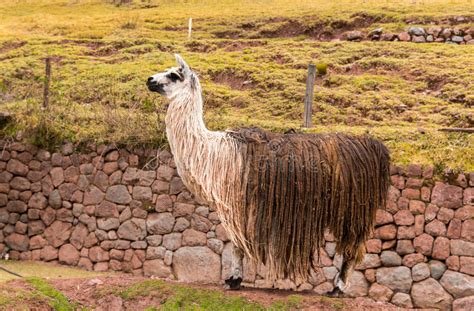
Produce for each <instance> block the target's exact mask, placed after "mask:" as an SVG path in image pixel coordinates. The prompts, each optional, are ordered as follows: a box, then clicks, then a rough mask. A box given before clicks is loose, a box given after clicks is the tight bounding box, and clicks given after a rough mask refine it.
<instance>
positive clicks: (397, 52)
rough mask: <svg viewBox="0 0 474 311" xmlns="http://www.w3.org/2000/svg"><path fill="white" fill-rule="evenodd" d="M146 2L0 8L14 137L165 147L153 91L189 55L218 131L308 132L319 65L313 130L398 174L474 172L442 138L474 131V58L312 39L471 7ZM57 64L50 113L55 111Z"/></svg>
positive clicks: (5, 106)
mask: <svg viewBox="0 0 474 311" xmlns="http://www.w3.org/2000/svg"><path fill="white" fill-rule="evenodd" d="M134 2H135V3H134V4H132V5H127V6H121V7H115V6H113V5H111V4H108V3H106V1H74V2H72V1H35V2H34V3H31V2H28V3H26V2H24V1H15V2H10V1H8V2H7V1H0V34H1V35H2V36H1V37H2V38H1V39H0V73H1V75H0V107H1V108H0V109H1V110H8V111H10V112H13V113H14V115H15V117H14V121H13V122H12V123H11V124H9V125H8V126H7V127H6V128H3V129H1V135H3V136H7V137H8V136H22V137H25V138H26V139H28V140H29V141H31V142H33V143H35V144H38V145H42V146H45V147H48V148H52V147H54V146H55V145H57V144H59V143H61V142H62V141H64V140H69V141H73V142H78V143H85V142H91V141H92V142H96V143H102V142H114V143H117V144H118V145H153V146H162V145H166V138H165V135H164V131H163V125H162V119H163V112H164V109H165V108H164V104H165V101H164V100H163V99H162V98H160V97H159V96H157V95H156V94H152V93H150V92H148V90H147V89H146V87H145V85H144V81H145V79H146V78H147V77H148V76H149V75H151V74H153V73H155V72H157V71H161V70H164V69H165V68H167V67H170V66H174V59H173V56H172V53H174V52H179V53H181V54H182V55H183V56H184V57H185V59H186V60H187V61H188V63H189V64H190V65H191V66H192V67H193V68H194V69H195V70H196V71H197V72H198V73H199V75H200V77H201V80H202V84H203V89H204V98H205V119H206V123H207V125H208V127H209V128H210V129H213V130H224V129H227V128H234V127H240V126H260V127H263V128H266V129H269V130H275V131H285V130H288V129H290V128H294V129H300V127H301V124H302V113H303V96H304V91H305V77H306V70H307V69H306V68H307V64H308V63H310V62H313V63H316V64H327V65H328V67H327V75H325V76H324V77H322V78H318V81H317V85H316V86H315V91H314V92H315V93H314V98H315V99H314V105H313V111H314V116H313V124H315V127H314V128H312V129H310V130H304V131H307V132H324V131H340V132H346V133H354V134H364V133H369V134H371V135H373V136H375V137H377V138H379V139H382V140H383V141H384V142H385V143H386V144H387V146H388V147H389V148H390V150H391V153H392V158H393V160H394V162H395V163H397V164H407V163H421V164H431V165H435V166H437V167H450V168H453V169H459V170H465V171H472V170H474V152H473V147H472V146H473V145H474V138H473V135H468V134H457V133H454V134H452V133H451V134H448V133H442V132H439V131H438V129H439V128H441V127H474V108H473V104H474V80H473V79H472V76H473V74H474V57H473V55H474V46H472V45H470V46H468V45H464V46H453V45H447V44H414V43H397V42H360V43H355V42H317V41H315V40H314V38H313V37H312V35H311V31H312V29H325V30H327V31H330V32H332V33H335V34H338V33H340V32H341V31H342V30H344V29H342V30H341V29H338V28H337V26H336V25H338V24H339V25H340V24H342V25H345V26H344V27H346V28H348V29H351V28H354V27H356V28H357V29H362V30H370V29H373V28H376V27H384V29H385V30H389V31H401V30H403V29H405V28H406V27H408V24H407V20H413V19H417V20H419V21H420V23H421V22H423V21H430V20H437V21H442V20H443V19H445V18H447V17H450V16H457V15H468V12H471V11H470V10H469V8H470V6H471V5H472V3H471V1H469V0H459V1H441V0H433V1H423V2H421V1H417V2H416V4H413V1H411V0H399V1H372V0H368V1H362V0H356V1H338V2H334V3H333V2H331V1H322V0H318V1H309V0H300V1H296V2H292V3H291V4H289V3H288V2H287V1H282V0H277V1H269V0H262V1H247V0H239V1H230V0H221V1H208V0H201V1H172V2H171V1H166V2H163V1H149V3H150V5H148V4H147V3H148V2H140V1H134ZM473 15H474V14H472V13H471V15H470V16H473ZM189 17H193V20H194V22H193V25H194V32H193V40H187V38H186V36H187V30H186V27H187V18H189ZM361 18H363V20H365V21H367V20H369V21H370V22H369V23H368V24H361V22H360V20H361ZM39 21H41V22H39ZM289 25H296V26H294V31H295V33H293V34H288V33H286V32H285V31H286V29H287V28H288V27H289ZM460 26H461V27H464V26H468V25H460ZM471 26H472V24H471ZM226 34H227V35H231V36H237V38H235V39H226V38H225V35H226ZM47 55H50V56H53V57H54V61H53V76H52V84H51V95H50V101H51V102H50V106H49V108H48V109H46V110H42V109H41V100H42V85H43V75H44V74H43V72H44V63H43V61H42V59H43V58H44V57H45V56H47ZM245 81H250V83H249V84H246V85H243V82H245ZM19 134H20V135H19Z"/></svg>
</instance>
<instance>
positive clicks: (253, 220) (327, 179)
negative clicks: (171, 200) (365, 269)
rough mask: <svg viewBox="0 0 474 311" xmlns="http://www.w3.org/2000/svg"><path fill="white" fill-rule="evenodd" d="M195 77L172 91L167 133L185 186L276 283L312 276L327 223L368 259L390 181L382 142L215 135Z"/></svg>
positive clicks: (341, 248) (341, 246)
mask: <svg viewBox="0 0 474 311" xmlns="http://www.w3.org/2000/svg"><path fill="white" fill-rule="evenodd" d="M192 81H193V83H194V84H193V85H192V86H191V87H190V88H189V89H186V90H183V91H180V92H177V93H176V94H175V95H173V96H172V97H171V103H170V106H169V108H168V112H167V115H166V119H165V121H166V131H167V136H168V140H169V142H170V147H171V151H172V153H173V155H174V156H175V162H176V166H177V169H178V173H179V174H180V176H181V177H182V179H183V182H184V184H185V185H186V186H187V187H188V188H189V189H190V190H191V191H192V192H193V193H194V194H195V195H198V196H200V197H201V198H203V199H205V200H206V201H207V202H209V204H210V205H212V206H214V207H215V209H216V210H217V212H218V214H219V217H220V220H221V222H222V225H223V226H224V228H225V229H226V231H227V233H228V235H229V237H230V239H231V241H232V242H233V243H234V244H235V245H236V246H237V247H239V248H240V249H242V250H243V251H244V253H245V254H246V256H247V257H248V258H250V259H252V260H254V261H255V262H261V263H264V264H265V265H266V267H267V270H268V273H269V275H268V277H269V278H272V279H278V278H285V277H290V278H301V279H303V280H305V279H307V277H308V275H309V272H310V268H311V267H312V265H313V263H314V260H313V259H314V257H315V255H317V252H318V250H319V247H321V246H322V243H323V239H324V232H325V230H326V229H328V230H329V231H331V232H332V233H333V234H334V236H335V238H336V242H337V249H336V251H337V252H338V253H339V254H342V255H343V256H344V259H345V260H347V261H351V260H352V261H353V260H356V261H359V260H361V258H362V252H361V250H362V247H361V246H362V245H363V243H364V241H365V240H366V239H367V237H368V236H369V233H370V231H371V230H372V228H373V222H374V218H375V211H376V209H377V207H379V206H381V205H383V204H384V203H385V197H386V192H387V187H388V176H389V154H388V151H387V149H386V148H385V147H384V146H383V145H382V143H380V142H378V141H376V140H373V139H371V138H368V137H350V136H346V135H342V134H321V135H307V134H294V133H293V134H275V133H268V132H264V131H262V130H259V129H254V128H252V129H242V130H238V131H233V132H232V131H231V132H214V131H209V130H208V129H207V128H206V127H205V125H204V121H203V119H202V115H203V111H202V97H201V87H200V84H199V80H198V79H197V77H194V76H193V79H192ZM315 264H317V262H316V263H315Z"/></svg>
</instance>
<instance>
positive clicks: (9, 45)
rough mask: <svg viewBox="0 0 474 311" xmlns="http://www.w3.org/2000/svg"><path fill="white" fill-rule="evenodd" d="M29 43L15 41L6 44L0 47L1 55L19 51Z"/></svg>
mask: <svg viewBox="0 0 474 311" xmlns="http://www.w3.org/2000/svg"><path fill="white" fill-rule="evenodd" d="M26 43H27V42H26V41H13V42H10V41H8V42H5V43H4V44H3V45H2V46H1V47H0V54H1V53H6V52H9V51H11V50H15V49H19V48H21V47H22V46H24V45H25V44H26Z"/></svg>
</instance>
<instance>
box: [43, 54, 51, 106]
mask: <svg viewBox="0 0 474 311" xmlns="http://www.w3.org/2000/svg"><path fill="white" fill-rule="evenodd" d="M45 63H46V69H45V74H44V90H43V109H46V108H48V105H49V82H50V80H51V59H50V58H49V57H47V58H46V60H45Z"/></svg>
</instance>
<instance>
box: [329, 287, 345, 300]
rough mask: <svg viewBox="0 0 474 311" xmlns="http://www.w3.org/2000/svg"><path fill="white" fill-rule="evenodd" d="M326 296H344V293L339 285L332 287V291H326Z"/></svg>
mask: <svg viewBox="0 0 474 311" xmlns="http://www.w3.org/2000/svg"><path fill="white" fill-rule="evenodd" d="M327 296H328V297H332V298H336V297H342V296H344V293H343V292H342V290H341V289H340V288H339V287H334V289H333V290H332V291H330V292H329V293H327Z"/></svg>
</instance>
